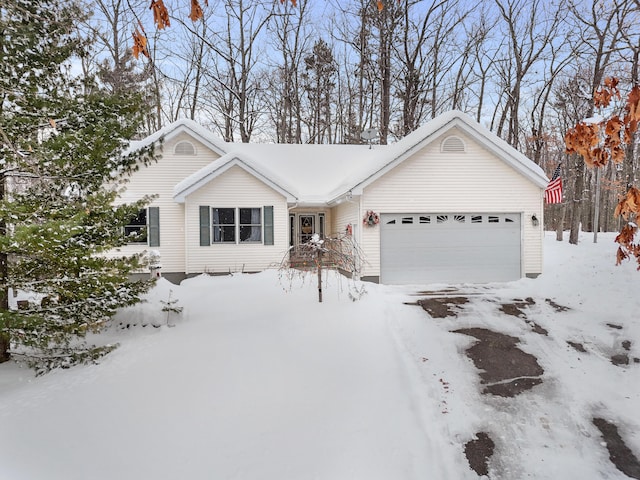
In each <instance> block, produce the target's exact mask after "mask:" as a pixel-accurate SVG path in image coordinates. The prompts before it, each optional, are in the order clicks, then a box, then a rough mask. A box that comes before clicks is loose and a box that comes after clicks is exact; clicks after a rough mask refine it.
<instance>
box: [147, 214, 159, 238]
mask: <svg viewBox="0 0 640 480" xmlns="http://www.w3.org/2000/svg"><path fill="white" fill-rule="evenodd" d="M147 214H148V216H149V246H150V247H159V246H160V208H159V207H149V211H148V213H147Z"/></svg>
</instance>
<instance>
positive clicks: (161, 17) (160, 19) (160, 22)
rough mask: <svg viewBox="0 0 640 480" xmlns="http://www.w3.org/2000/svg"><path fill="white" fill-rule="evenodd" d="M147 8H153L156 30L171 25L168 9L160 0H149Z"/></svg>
mask: <svg viewBox="0 0 640 480" xmlns="http://www.w3.org/2000/svg"><path fill="white" fill-rule="evenodd" d="M149 9H151V10H153V21H154V23H155V24H156V26H157V27H158V30H163V29H165V28H166V27H170V26H171V20H169V11H168V10H167V7H165V5H164V2H163V1H162V0H151V5H150V6H149Z"/></svg>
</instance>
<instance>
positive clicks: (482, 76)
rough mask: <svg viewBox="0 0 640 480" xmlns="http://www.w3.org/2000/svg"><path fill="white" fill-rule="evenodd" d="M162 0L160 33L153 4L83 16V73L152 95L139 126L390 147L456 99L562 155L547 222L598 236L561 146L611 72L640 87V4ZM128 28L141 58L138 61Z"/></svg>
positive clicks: (606, 195) (611, 185)
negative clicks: (186, 125)
mask: <svg viewBox="0 0 640 480" xmlns="http://www.w3.org/2000/svg"><path fill="white" fill-rule="evenodd" d="M165 5H166V6H167V8H168V10H169V14H170V16H169V18H170V21H171V25H170V27H168V28H166V29H163V30H158V29H156V27H155V26H154V24H153V17H152V15H151V12H149V9H148V6H149V3H148V2H147V1H146V0H145V1H140V2H138V1H137V0H97V1H95V2H91V5H87V12H93V14H92V15H91V16H90V17H89V18H88V20H87V21H85V22H83V23H82V24H81V25H80V26H79V28H80V30H81V31H82V33H83V34H84V35H86V37H87V38H89V39H90V40H91V42H92V45H93V55H90V56H87V57H86V58H83V59H81V65H80V67H79V68H81V71H82V72H83V73H95V72H98V73H99V77H100V78H101V80H102V82H103V83H104V84H105V85H106V86H108V88H109V89H111V90H113V91H114V92H121V91H126V90H137V91H143V92H145V93H146V95H147V98H148V106H149V113H148V115H147V131H146V132H141V134H145V133H151V132H153V131H155V130H157V129H159V128H161V127H162V126H163V125H165V124H167V123H169V122H172V121H174V120H176V119H178V118H182V117H187V118H191V119H194V120H196V121H198V122H200V123H201V124H203V125H205V126H207V127H208V128H211V129H212V130H213V131H215V132H217V133H218V134H219V135H220V136H221V137H222V138H224V139H225V140H227V141H242V142H250V141H251V142H279V143H361V142H364V140H362V139H361V137H360V134H361V132H362V131H363V130H365V129H367V128H375V129H376V130H377V131H378V133H379V136H378V138H377V139H376V140H375V142H376V143H380V144H387V143H390V142H393V141H395V140H396V139H398V138H401V137H403V136H405V135H406V134H408V133H410V132H411V131H413V130H415V129H416V128H418V127H419V126H420V125H421V124H424V123H425V122H426V121H428V120H429V119H431V118H433V117H435V116H437V115H438V114H440V113H442V112H445V111H448V110H451V109H459V110H463V111H465V112H467V113H469V114H470V115H471V116H472V117H473V118H475V119H476V120H477V121H478V122H480V123H481V124H483V125H485V126H486V127H488V128H489V129H490V130H492V131H493V132H494V133H496V134H497V135H499V136H500V137H502V138H503V139H504V140H505V141H507V142H508V143H509V144H511V145H512V146H513V147H515V148H517V149H519V150H520V151H522V152H523V153H524V154H525V155H527V156H528V157H529V158H531V159H532V160H533V161H534V162H536V163H537V164H539V165H540V166H541V167H542V168H543V169H544V170H545V171H546V172H547V174H548V175H549V176H551V174H552V172H553V171H554V169H555V168H556V166H557V165H558V164H559V163H561V164H562V167H561V172H562V177H563V181H564V201H563V203H562V204H559V205H550V206H548V207H547V208H546V212H545V213H546V215H545V228H547V229H557V230H558V231H562V230H563V229H571V238H570V241H572V242H573V243H577V232H578V230H579V229H580V228H581V229H582V231H592V229H593V223H592V222H593V218H594V213H595V212H594V208H595V207H594V205H596V202H595V200H596V198H595V197H596V194H595V190H596V189H595V179H596V171H595V170H591V169H587V168H586V167H585V164H584V161H583V160H582V159H581V158H580V157H578V156H577V155H567V154H566V153H565V146H564V135H565V133H566V131H567V130H568V129H569V128H571V127H573V126H574V125H575V124H576V123H577V122H579V121H581V120H583V119H585V118H589V117H592V116H594V115H595V114H598V113H602V114H605V113H606V112H597V111H595V110H594V107H593V102H592V97H593V92H594V91H595V90H596V89H597V88H598V86H599V85H601V84H602V82H603V80H604V78H605V77H607V76H615V77H617V78H618V79H619V80H620V84H619V88H620V90H621V91H622V92H625V91H628V90H629V89H630V88H631V86H632V85H636V84H638V81H639V79H638V75H639V73H638V61H639V56H640V0H602V1H601V0H583V1H572V0H552V1H547V0H533V1H531V0H489V1H486V2H478V1H463V0H441V1H430V0H427V1H420V0H418V1H416V0H408V1H405V0H400V1H396V0H393V1H384V2H383V6H384V8H382V9H381V8H380V5H379V4H378V2H376V1H372V0H368V1H365V0H344V1H341V2H337V1H333V0H331V1H325V0H301V1H298V2H297V4H296V5H294V4H292V3H291V2H289V1H287V2H284V3H281V2H280V1H278V0H276V1H263V0H220V1H215V0H209V4H208V5H207V6H204V5H203V11H204V16H203V18H202V19H200V20H198V21H196V22H192V21H191V20H190V19H189V18H188V15H189V9H190V5H189V2H188V0H166V1H165ZM135 28H142V29H144V32H145V33H146V36H147V38H148V45H147V47H148V49H149V54H150V57H149V58H146V57H143V56H140V57H139V58H138V59H137V60H136V59H134V58H133V55H132V52H131V46H132V43H133V42H132V40H131V35H132V32H133V31H134V29H135ZM633 140H634V141H633V142H632V143H631V145H629V146H628V152H627V155H626V158H625V160H624V162H623V163H622V164H618V165H616V164H613V163H609V165H607V166H606V167H605V169H604V170H603V171H602V172H601V189H600V190H601V191H600V199H599V200H600V201H599V210H600V230H601V231H611V230H616V229H618V228H619V225H618V221H617V220H615V219H614V217H613V210H614V208H615V206H616V204H617V202H618V198H619V196H620V195H621V194H623V193H624V192H625V191H626V189H627V187H628V186H629V185H631V184H633V183H636V184H637V182H636V172H637V168H638V162H637V160H636V157H637V155H636V153H637V135H635V136H634V139H633ZM300 161H304V159H300ZM339 174H340V173H339V172H336V175H339ZM487 188H491V186H490V185H487ZM460 194H461V195H464V192H462V191H461V192H460ZM514 194H517V192H514Z"/></svg>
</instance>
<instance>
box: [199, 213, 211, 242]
mask: <svg viewBox="0 0 640 480" xmlns="http://www.w3.org/2000/svg"><path fill="white" fill-rule="evenodd" d="M209 218H210V216H209V207H208V206H205V205H201V206H200V246H201V247H208V246H209V245H211V223H210V221H209Z"/></svg>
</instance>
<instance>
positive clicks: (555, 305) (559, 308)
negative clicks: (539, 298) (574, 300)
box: [544, 298, 571, 312]
mask: <svg viewBox="0 0 640 480" xmlns="http://www.w3.org/2000/svg"><path fill="white" fill-rule="evenodd" d="M544 301H545V302H547V303H548V304H549V305H551V307H553V309H554V310H555V311H556V312H566V311H567V310H571V309H570V308H569V307H565V306H564V305H560V304H559V303H556V302H554V301H553V300H551V299H550V298H545V299H544Z"/></svg>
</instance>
